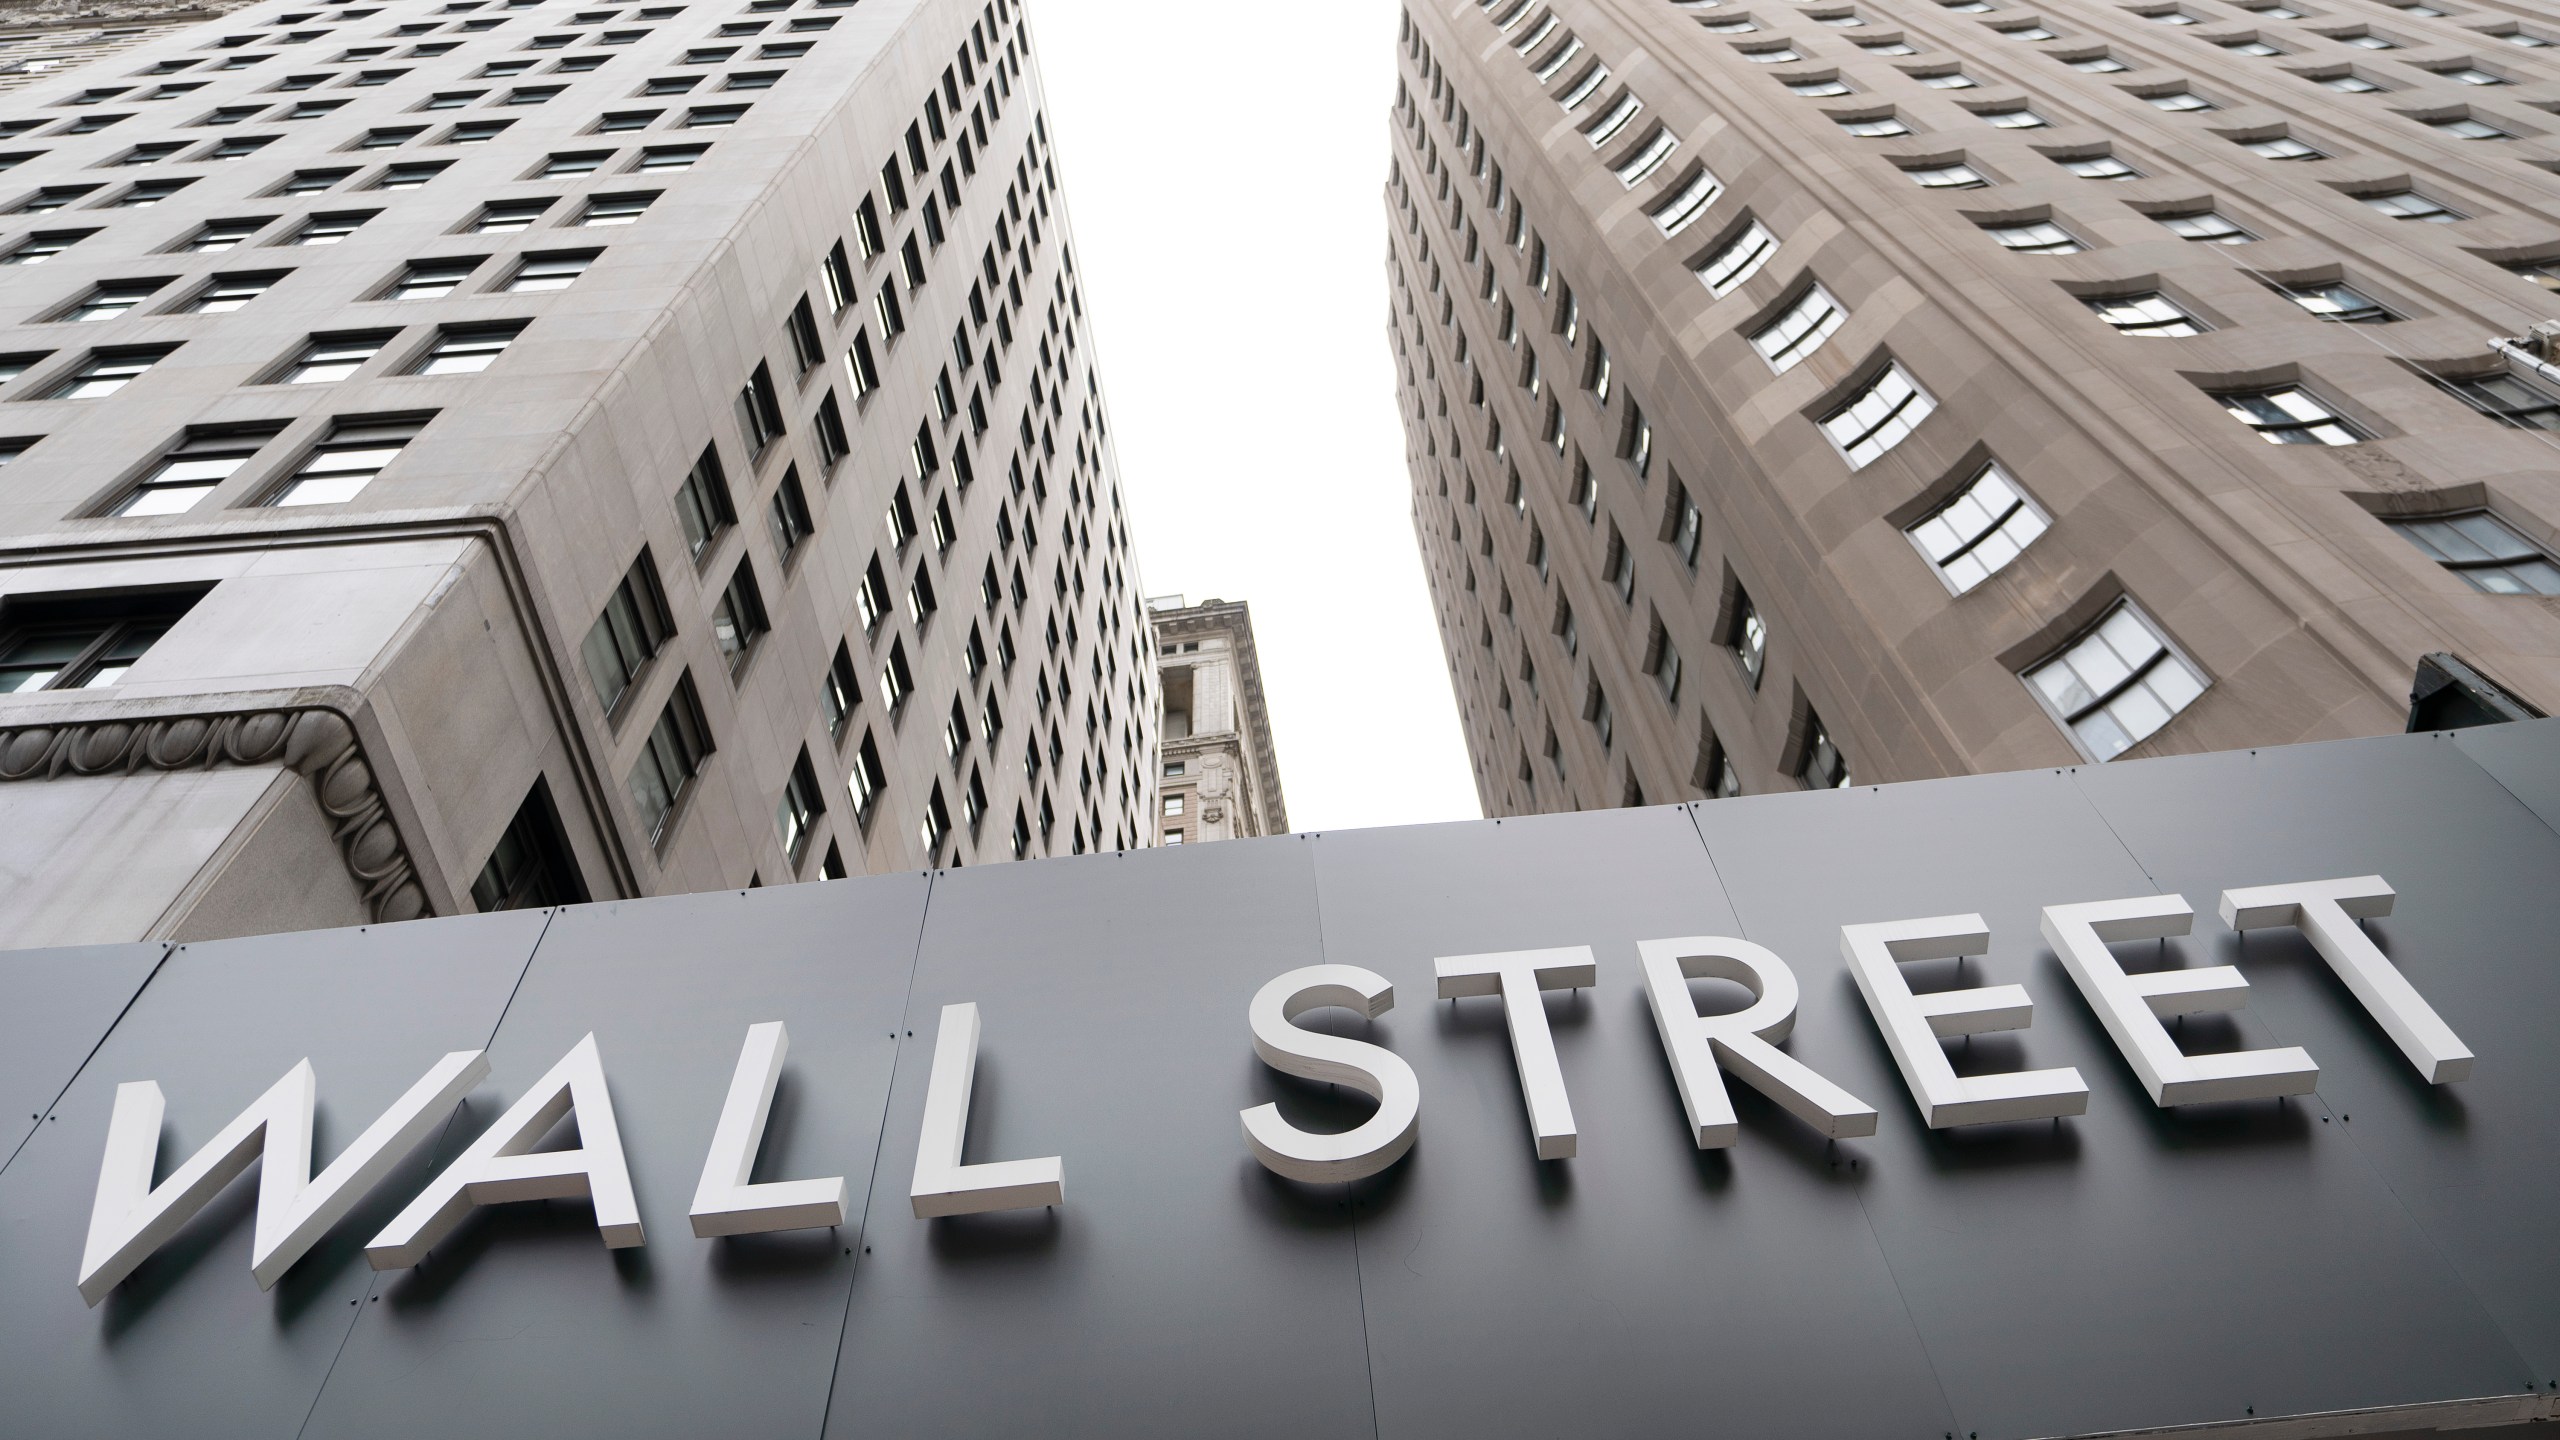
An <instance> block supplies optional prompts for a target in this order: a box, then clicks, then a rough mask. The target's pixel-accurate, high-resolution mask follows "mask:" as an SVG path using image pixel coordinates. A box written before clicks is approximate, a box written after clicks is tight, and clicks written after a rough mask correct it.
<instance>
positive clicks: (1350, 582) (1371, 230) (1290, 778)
mask: <svg viewBox="0 0 2560 1440" xmlns="http://www.w3.org/2000/svg"><path fill="white" fill-rule="evenodd" d="M1029 8H1030V15H1031V34H1032V44H1033V47H1034V51H1035V53H1036V54H1037V56H1038V58H1039V63H1040V70H1041V76H1042V79H1043V80H1044V82H1045V83H1046V85H1047V87H1048V96H1049V125H1050V135H1051V138H1052V139H1053V140H1054V141H1055V143H1056V148H1057V157H1058V171H1059V175H1058V178H1059V182H1060V185H1061V187H1062V189H1063V191H1064V193H1065V195H1066V198H1067V210H1068V216H1069V219H1070V221H1071V222H1072V224H1073V226H1074V234H1075V250H1076V265H1077V270H1078V273H1079V275H1080V276H1081V277H1082V279H1083V282H1084V291H1085V299H1086V302H1087V304H1088V306H1089V307H1090V311H1091V321H1092V334H1093V337H1094V342H1095V346H1096V357H1097V363H1098V364H1099V365H1100V366H1101V371H1102V385H1103V395H1104V397H1105V399H1106V400H1107V401H1108V403H1109V407H1110V415H1111V420H1112V440H1113V443H1114V445H1115V446H1116V448H1117V449H1118V451H1119V454H1120V473H1121V479H1122V481H1123V483H1124V485H1125V487H1126V489H1127V492H1128V499H1129V511H1130V518H1129V525H1130V532H1131V536H1132V538H1133V540H1134V541H1135V543H1136V545H1137V551H1138V567H1139V571H1140V575H1141V577H1142V578H1143V580H1144V581H1145V584H1146V588H1147V590H1148V592H1149V593H1151V594H1159V595H1161V594H1168V593H1175V592H1179V593H1181V594H1183V595H1186V596H1188V597H1189V598H1190V599H1191V600H1193V601H1195V602H1196V601H1199V600H1203V599H1207V598H1209V597H1211V596H1216V597H1218V598H1220V599H1225V600H1243V601H1247V602H1249V603H1251V605H1252V606H1253V631H1254V639H1255V642H1256V644H1257V645H1258V647H1259V649H1260V651H1261V656H1262V680H1263V688H1264V691H1265V693H1266V694H1267V695H1268V697H1269V699H1270V704H1271V728H1272V731H1273V736H1274V741H1275V743H1276V745H1277V746H1278V749H1279V752H1280V778H1281V784H1282V788H1283V790H1284V791H1285V792H1286V795H1287V799H1288V805H1289V823H1290V826H1291V827H1292V828H1294V829H1299V830H1333V829H1344V828H1348V827H1352V826H1359V825H1399V824H1409V823H1413V822H1417V821H1427V820H1453V819H1468V818H1473V817H1474V816H1475V815H1476V814H1477V807H1476V796H1475V784H1474V781H1473V780H1472V779H1471V778H1470V776H1469V774H1468V770H1467V759H1466V749H1465V741H1464V740H1463V739H1462V738H1461V735H1460V731H1459V728H1458V715H1457V707H1456V704H1455V702H1454V701H1453V700H1452V698H1451V696H1450V693H1449V672H1448V666H1447V662H1446V661H1445V660H1443V658H1442V656H1441V653H1440V640H1439V632H1438V629H1437V627H1436V626H1435V625H1434V623H1433V621H1432V618H1431V602H1430V596H1429V592H1428V591H1427V590H1426V589H1425V588H1424V586H1423V579H1422V561H1421V558H1420V556H1419V554H1418V553H1417V551H1416V550H1415V547H1414V538H1413V522H1412V519H1411V511H1410V490H1409V485H1408V482H1407V480H1406V477H1405V468H1404V437H1403V430H1402V427H1401V426H1400V424H1399V423H1398V421H1397V418H1396V408H1395V407H1396V398H1395V397H1396V390H1395V376H1394V373H1393V371H1392V369H1391V366H1390V361H1389V354H1388V350H1387V339H1386V324H1387V289H1386V270H1385V267H1386V248H1387V230H1386V219H1385V205H1384V201H1383V200H1382V199H1381V198H1380V191H1381V187H1382V186H1383V185H1384V183H1385V180H1386V174H1387V107H1388V104H1389V103H1390V102H1391V101H1392V100H1393V98H1394V94H1395V24H1396V9H1395V6H1394V5H1393V4H1392V3H1390V0H1322V3H1321V4H1320V5H1319V6H1318V10H1319V11H1321V12H1322V14H1323V17H1324V21H1325V23H1322V24H1311V23H1307V22H1308V21H1309V20H1310V19H1311V18H1312V17H1313V16H1314V15H1315V14H1316V13H1317V12H1316V11H1274V10H1271V9H1269V8H1267V7H1264V6H1258V5H1244V4H1236V3H1232V0H1226V3H1218V0H1030V7H1029Z"/></svg>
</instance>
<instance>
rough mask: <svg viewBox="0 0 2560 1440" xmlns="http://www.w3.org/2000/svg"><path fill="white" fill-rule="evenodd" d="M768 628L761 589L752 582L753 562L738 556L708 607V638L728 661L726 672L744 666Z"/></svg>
mask: <svg viewBox="0 0 2560 1440" xmlns="http://www.w3.org/2000/svg"><path fill="white" fill-rule="evenodd" d="M772 628H773V623H772V622H771V621H770V620H767V619H766V618H765V609H764V592H763V590H761V589H759V588H758V587H757V585H756V569H755V562H754V561H752V560H747V559H740V560H739V561H738V568H737V569H736V570H734V571H732V572H731V573H730V575H729V583H728V584H727V585H726V586H724V587H722V589H721V591H720V601H719V603H718V604H716V605H714V606H712V607H711V639H712V642H713V643H714V644H716V645H718V646H719V647H720V658H722V659H723V660H726V661H728V662H729V673H730V674H732V675H735V674H737V673H738V672H739V671H740V670H742V669H745V668H746V664H747V657H748V656H750V655H753V654H754V653H755V648H756V642H757V641H758V640H761V639H763V638H764V633H765V632H766V631H767V630H770V629H772Z"/></svg>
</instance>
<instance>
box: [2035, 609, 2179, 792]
mask: <svg viewBox="0 0 2560 1440" xmlns="http://www.w3.org/2000/svg"><path fill="white" fill-rule="evenodd" d="M2026 681H2027V686H2028V688H2030V689H2032V690H2033V691H2035V693H2036V695H2037V698H2039V699H2041V700H2042V701H2043V702H2044V703H2045V705H2046V707H2047V708H2048V709H2050V710H2051V711H2052V712H2053V715H2054V717H2055V718H2056V719H2058V720H2060V721H2061V722H2062V724H2063V726H2064V728H2066V729H2068V730H2069V731H2070V732H2071V733H2072V735H2073V736H2074V737H2075V738H2077V739H2078V740H2079V742H2080V747H2081V749H2083V750H2085V751H2087V752H2088V754H2089V756H2090V758H2092V759H2096V760H2112V759H2114V758H2115V757H2116V756H2118V755H2121V754H2123V753H2124V752H2125V751H2127V750H2130V749H2132V748H2133V747H2134V746H2136V745H2138V744H2140V743H2142V742H2143V741H2144V740H2146V739H2149V738H2150V737H2151V736H2153V735H2155V734H2157V733H2159V730H2160V727H2162V726H2164V725H2166V724H2168V723H2169V721H2170V720H2171V719H2172V718H2174V717H2175V716H2176V715H2177V714H2178V712H2179V711H2181V710H2184V709H2186V708H2187V707H2188V706H2189V705H2192V704H2194V703H2195V700H2196V697H2197V696H2199V695H2202V694H2203V693H2204V691H2205V685H2206V681H2205V677H2204V674H2203V672H2202V671H2200V670H2198V669H2196V667H2195V666H2194V665H2192V664H2190V663H2188V661H2187V659H2186V657H2185V656H2183V655H2180V654H2179V653H2177V652H2176V651H2175V650H2172V649H2171V648H2169V642H2168V641H2167V640H2166V639H2165V638H2163V637H2162V636H2161V634H2160V632H2159V630H2158V629H2156V628H2155V627H2154V626H2153V625H2152V623H2151V621H2150V619H2149V617H2147V616H2145V615H2144V614H2143V613H2142V612H2141V611H2139V610H2136V609H2135V608H2134V607H2133V603H2132V602H2131V601H2128V600H2119V601H2117V602H2116V604H2115V606H2114V608H2113V609H2111V610H2109V611H2108V612H2107V613H2106V614H2105V615H2104V616H2103V617H2101V618H2100V619H2099V621H2098V623H2097V624H2095V625H2092V626H2090V627H2089V628H2088V629H2087V630H2084V631H2082V632H2081V633H2080V635H2079V636H2078V638H2076V639H2074V640H2072V641H2071V643H2069V644H2067V645H2065V646H2063V647H2062V649H2061V651H2060V652H2058V653H2057V654H2055V655H2054V656H2053V657H2052V658H2051V659H2048V660H2045V661H2042V662H2040V663H2038V664H2036V665H2034V666H2031V667H2029V669H2028V670H2027V672H2026Z"/></svg>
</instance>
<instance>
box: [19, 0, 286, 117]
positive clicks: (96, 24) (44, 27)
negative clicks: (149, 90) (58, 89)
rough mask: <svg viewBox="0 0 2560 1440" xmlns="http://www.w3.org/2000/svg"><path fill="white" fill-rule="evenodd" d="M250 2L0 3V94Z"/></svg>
mask: <svg viewBox="0 0 2560 1440" xmlns="http://www.w3.org/2000/svg"><path fill="white" fill-rule="evenodd" d="M248 3H250V0H206V3H201V4H193V5H176V4H168V3H165V0H17V3H13V4H0V94H5V93H6V92H8V91H11V90H16V89H20V88H22V87H24V86H28V85H33V84H36V83H38V82H40V81H42V80H44V79H46V78H47V77H49V76H52V75H54V74H57V73H59V72H61V71H64V70H70V69H74V68H77V67H79V66H82V65H86V64H88V63H89V62H90V61H92V60H96V59H99V58H101V57H103V56H106V55H111V54H113V53H115V52H116V51H119V50H128V49H131V48H132V47H134V46H135V45H139V44H141V43H142V42H143V41H145V40H148V39H151V38H153V37H154V36H157V35H160V34H162V33H165V32H166V31H169V30H172V29H175V28H177V27H179V26H182V25H193V24H195V23H197V22H198V21H201V20H209V19H212V18H213V17H214V16H216V15H225V14H229V13H230V12H231V11H234V10H238V9H242V8H244V6H245V5H246V4H248Z"/></svg>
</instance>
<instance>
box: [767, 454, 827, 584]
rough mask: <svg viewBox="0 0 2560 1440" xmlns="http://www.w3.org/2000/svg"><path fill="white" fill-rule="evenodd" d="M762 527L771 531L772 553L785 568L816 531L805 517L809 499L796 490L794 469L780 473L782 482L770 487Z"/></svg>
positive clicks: (797, 487) (812, 522)
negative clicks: (773, 552)
mask: <svg viewBox="0 0 2560 1440" xmlns="http://www.w3.org/2000/svg"><path fill="white" fill-rule="evenodd" d="M765 524H766V526H767V527H768V528H769V529H770V530H771V531H772V532H773V548H774V550H775V552H776V553H778V554H780V555H781V556H782V563H783V564H784V565H785V566H788V565H789V564H790V563H791V561H792V559H793V557H794V556H795V555H796V554H797V553H798V552H799V549H800V546H801V544H802V542H804V541H806V540H807V539H808V538H809V536H810V534H811V533H812V532H813V531H815V530H816V529H817V525H816V522H814V521H812V520H811V519H810V518H809V497H808V496H807V495H806V494H805V493H803V492H802V490H801V488H800V470H799V467H798V466H793V467H791V468H790V469H787V470H785V471H783V472H782V483H781V484H780V485H777V486H775V487H774V491H773V503H772V504H771V505H770V506H768V507H767V508H766V511H765Z"/></svg>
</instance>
